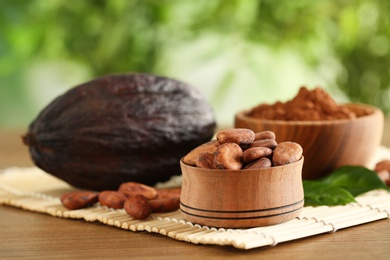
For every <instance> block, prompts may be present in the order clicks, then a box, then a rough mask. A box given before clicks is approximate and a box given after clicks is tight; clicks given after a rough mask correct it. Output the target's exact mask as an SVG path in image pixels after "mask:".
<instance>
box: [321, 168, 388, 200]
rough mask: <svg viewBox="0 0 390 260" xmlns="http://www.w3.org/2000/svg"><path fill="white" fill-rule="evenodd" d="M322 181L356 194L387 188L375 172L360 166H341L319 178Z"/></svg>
mask: <svg viewBox="0 0 390 260" xmlns="http://www.w3.org/2000/svg"><path fill="white" fill-rule="evenodd" d="M321 182H322V183H325V184H328V185H330V186H332V187H339V188H343V189H345V190H347V191H349V192H350V193H351V194H352V195H353V196H358V195H360V194H362V193H365V192H367V191H370V190H375V189H386V190H389V188H388V187H387V186H386V185H385V184H384V183H383V182H382V181H381V179H379V177H378V175H377V173H376V172H374V171H371V170H369V169H367V168H365V167H361V166H343V167H340V168H338V169H336V170H335V171H333V172H332V173H331V174H330V175H328V176H325V177H324V178H322V179H321Z"/></svg>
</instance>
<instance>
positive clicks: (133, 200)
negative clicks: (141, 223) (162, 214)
mask: <svg viewBox="0 0 390 260" xmlns="http://www.w3.org/2000/svg"><path fill="white" fill-rule="evenodd" d="M124 209H125V211H126V213H127V214H129V215H130V217H132V218H133V219H139V220H142V219H146V218H147V217H149V216H150V214H152V206H151V205H150V202H149V200H148V199H147V198H146V197H145V196H143V195H139V194H138V195H134V196H131V197H129V198H128V199H127V200H126V201H125V204H124Z"/></svg>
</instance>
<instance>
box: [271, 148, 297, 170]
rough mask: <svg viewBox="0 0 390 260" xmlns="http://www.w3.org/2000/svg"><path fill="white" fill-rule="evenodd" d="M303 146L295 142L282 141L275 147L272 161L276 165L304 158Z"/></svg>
mask: <svg viewBox="0 0 390 260" xmlns="http://www.w3.org/2000/svg"><path fill="white" fill-rule="evenodd" d="M302 153H303V149H302V147H301V146H300V145H299V144H297V143H294V142H282V143H279V144H278V146H276V148H275V149H274V153H273V156H272V163H273V165H274V166H279V165H285V164H289V163H294V162H297V161H299V160H300V159H301V158H302Z"/></svg>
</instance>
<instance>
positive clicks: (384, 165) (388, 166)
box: [375, 160, 390, 172]
mask: <svg viewBox="0 0 390 260" xmlns="http://www.w3.org/2000/svg"><path fill="white" fill-rule="evenodd" d="M383 170H386V171H390V160H382V161H380V162H378V163H377V164H376V165H375V171H376V172H380V171H383Z"/></svg>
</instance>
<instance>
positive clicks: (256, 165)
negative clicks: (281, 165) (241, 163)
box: [244, 157, 272, 169]
mask: <svg viewBox="0 0 390 260" xmlns="http://www.w3.org/2000/svg"><path fill="white" fill-rule="evenodd" d="M269 167H272V161H271V160H270V159H269V158H267V157H263V158H260V159H258V160H255V161H253V162H251V163H249V164H248V165H246V166H245V167H244V169H260V168H269Z"/></svg>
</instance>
